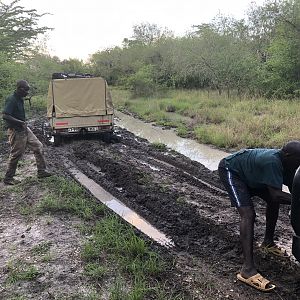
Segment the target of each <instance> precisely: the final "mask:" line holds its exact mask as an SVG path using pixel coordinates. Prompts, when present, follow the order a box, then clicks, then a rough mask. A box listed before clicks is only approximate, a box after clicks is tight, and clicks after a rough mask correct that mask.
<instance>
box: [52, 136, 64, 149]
mask: <svg viewBox="0 0 300 300" xmlns="http://www.w3.org/2000/svg"><path fill="white" fill-rule="evenodd" d="M53 138H54V146H55V147H58V146H60V145H61V143H62V136H61V135H59V134H55V135H54V136H53Z"/></svg>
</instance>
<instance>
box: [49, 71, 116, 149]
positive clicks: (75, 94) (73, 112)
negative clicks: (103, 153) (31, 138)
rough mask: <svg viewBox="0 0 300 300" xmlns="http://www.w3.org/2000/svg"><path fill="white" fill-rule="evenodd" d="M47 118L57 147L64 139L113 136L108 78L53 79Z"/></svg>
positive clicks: (111, 105)
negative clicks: (94, 135)
mask: <svg viewBox="0 0 300 300" xmlns="http://www.w3.org/2000/svg"><path fill="white" fill-rule="evenodd" d="M47 117H48V119H49V123H50V127H51V132H52V135H53V137H54V142H55V144H59V143H60V141H61V138H62V137H63V136H72V135H79V134H99V133H108V134H112V133H113V130H114V108H113V104H112V99H111V94H110V92H109V90H108V86H107V83H106V81H105V79H103V78H101V77H79V78H78V77H74V78H69V77H66V78H64V79H52V80H51V82H50V84H49V90H48V108H47Z"/></svg>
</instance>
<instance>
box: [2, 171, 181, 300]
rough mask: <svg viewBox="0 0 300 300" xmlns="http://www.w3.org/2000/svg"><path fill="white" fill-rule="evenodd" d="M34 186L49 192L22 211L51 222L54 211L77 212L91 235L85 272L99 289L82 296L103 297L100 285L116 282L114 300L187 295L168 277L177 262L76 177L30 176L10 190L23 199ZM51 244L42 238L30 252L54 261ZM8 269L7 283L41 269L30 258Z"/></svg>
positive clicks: (83, 251) (111, 296)
mask: <svg viewBox="0 0 300 300" xmlns="http://www.w3.org/2000/svg"><path fill="white" fill-rule="evenodd" d="M34 186H35V187H36V188H37V189H38V190H45V191H46V192H45V193H44V195H43V196H42V198H41V199H40V200H39V201H38V202H36V203H30V201H29V203H27V202H24V201H22V202H20V203H19V206H18V209H19V212H20V213H21V214H22V215H23V216H24V217H25V218H27V219H29V220H32V219H33V218H34V217H35V216H38V215H46V216H48V217H49V222H51V215H57V214H58V215H75V216H77V217H79V218H80V220H81V222H80V223H79V224H78V225H77V226H78V229H79V231H80V232H81V234H82V236H83V237H88V238H85V243H84V244H83V245H82V249H81V258H82V262H83V264H84V274H83V275H85V276H87V277H89V278H90V282H92V283H93V284H94V286H95V287H96V288H95V290H96V292H95V293H93V295H90V296H89V297H88V298H78V299H90V300H92V299H100V296H101V293H102V291H99V294H98V292H97V290H98V289H97V287H100V286H102V285H104V284H105V285H107V282H110V283H109V290H108V291H107V293H108V295H109V298H108V299H110V300H121V299H122V300H139V299H140V300H142V299H158V300H159V299H169V300H172V299H174V300H176V299H177V300H179V299H186V298H184V296H183V295H182V294H181V293H180V292H177V291H175V290H173V289H171V288H170V286H171V285H170V283H169V282H168V279H167V278H168V277H169V276H170V274H171V272H172V265H173V262H172V260H167V261H166V260H165V259H164V258H163V257H161V256H160V255H159V254H157V253H156V252H155V251H153V250H151V247H150V244H149V243H148V242H146V241H145V240H143V239H141V238H140V237H138V236H137V235H136V233H135V231H134V230H133V228H132V227H131V226H128V225H127V224H125V223H124V222H123V221H122V220H120V218H119V217H116V216H115V215H113V214H112V213H110V212H109V211H108V209H106V207H105V206H104V205H102V204H99V203H98V202H96V201H95V200H94V199H93V198H91V197H89V196H88V195H87V194H86V192H85V190H84V189H83V188H82V187H81V186H79V185H78V184H77V183H76V182H75V181H72V180H66V179H64V178H63V177H58V176H53V177H50V178H46V179H45V180H43V181H40V180H38V179H37V178H32V177H28V178H26V179H25V180H23V181H22V183H21V184H19V185H17V186H13V187H8V188H6V189H9V193H10V194H13V195H16V196H17V198H23V194H26V193H27V194H28V190H29V189H33V187H34ZM26 191H27V192H26ZM50 248H51V243H50V242H49V241H44V242H40V243H39V244H38V245H35V246H34V247H33V248H32V249H31V254H30V255H31V256H32V257H35V259H34V261H35V262H37V261H42V262H49V261H51V260H52V259H53V257H52V255H51V252H50ZM6 271H7V273H8V276H7V282H6V283H7V284H16V283H17V282H19V281H35V279H36V278H37V277H38V276H39V275H40V274H39V268H38V267H36V265H35V264H30V263H29V262H28V261H12V262H10V263H9V264H8V265H7V270H6ZM167 275H168V276H167ZM101 299H102V298H101Z"/></svg>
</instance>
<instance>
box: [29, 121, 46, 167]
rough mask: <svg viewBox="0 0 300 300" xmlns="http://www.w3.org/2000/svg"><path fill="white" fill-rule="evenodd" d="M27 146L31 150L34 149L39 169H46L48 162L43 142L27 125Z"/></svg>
mask: <svg viewBox="0 0 300 300" xmlns="http://www.w3.org/2000/svg"><path fill="white" fill-rule="evenodd" d="M27 137H28V139H27V146H28V148H29V149H30V150H32V152H33V154H34V157H35V161H36V167H37V170H38V171H45V170H46V162H45V159H44V155H43V144H42V143H41V142H40V141H39V140H38V138H37V137H36V136H35V135H34V133H33V132H32V131H31V130H30V129H29V128H28V127H27Z"/></svg>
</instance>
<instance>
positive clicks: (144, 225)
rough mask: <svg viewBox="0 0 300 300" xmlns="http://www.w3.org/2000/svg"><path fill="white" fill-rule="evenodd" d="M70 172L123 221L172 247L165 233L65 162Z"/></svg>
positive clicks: (172, 244) (162, 243)
mask: <svg viewBox="0 0 300 300" xmlns="http://www.w3.org/2000/svg"><path fill="white" fill-rule="evenodd" d="M66 166H67V167H68V169H69V171H70V172H71V174H72V175H73V176H74V177H75V178H76V179H77V180H78V181H79V182H80V184H81V185H83V186H84V187H85V188H87V189H88V190H89V191H90V192H91V193H92V194H93V196H95V197H96V198H97V199H98V200H100V201H101V202H102V203H103V204H105V205H106V206H107V207H109V208H110V209H111V210H112V211H114V212H115V213H116V214H118V215H119V216H121V217H122V218H123V219H124V220H125V221H127V222H128V223H130V224H132V225H133V226H134V227H136V228H137V229H139V230H140V231H142V232H143V233H144V234H146V235H147V236H149V237H150V238H152V239H153V240H155V241H157V242H158V243H159V244H161V245H163V246H166V247H172V246H174V243H173V242H172V240H171V239H169V238H167V237H166V235H165V234H163V233H162V232H160V231H159V230H157V229H156V228H155V227H153V226H152V225H151V224H149V223H148V222H147V221H146V220H144V219H143V218H142V217H140V216H139V215H138V214H137V213H135V212H134V211H133V210H131V209H130V208H128V207H127V206H125V205H124V204H123V203H122V202H121V201H119V200H117V199H115V198H114V197H113V196H112V195H111V194H110V193H108V192H107V191H105V190H104V189H103V188H102V187H101V186H100V185H98V184H97V183H96V182H95V181H94V180H92V179H90V178H88V177H87V176H86V175H84V174H83V173H81V172H80V171H79V170H78V169H76V168H75V167H74V166H71V165H70V162H68V163H66Z"/></svg>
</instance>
